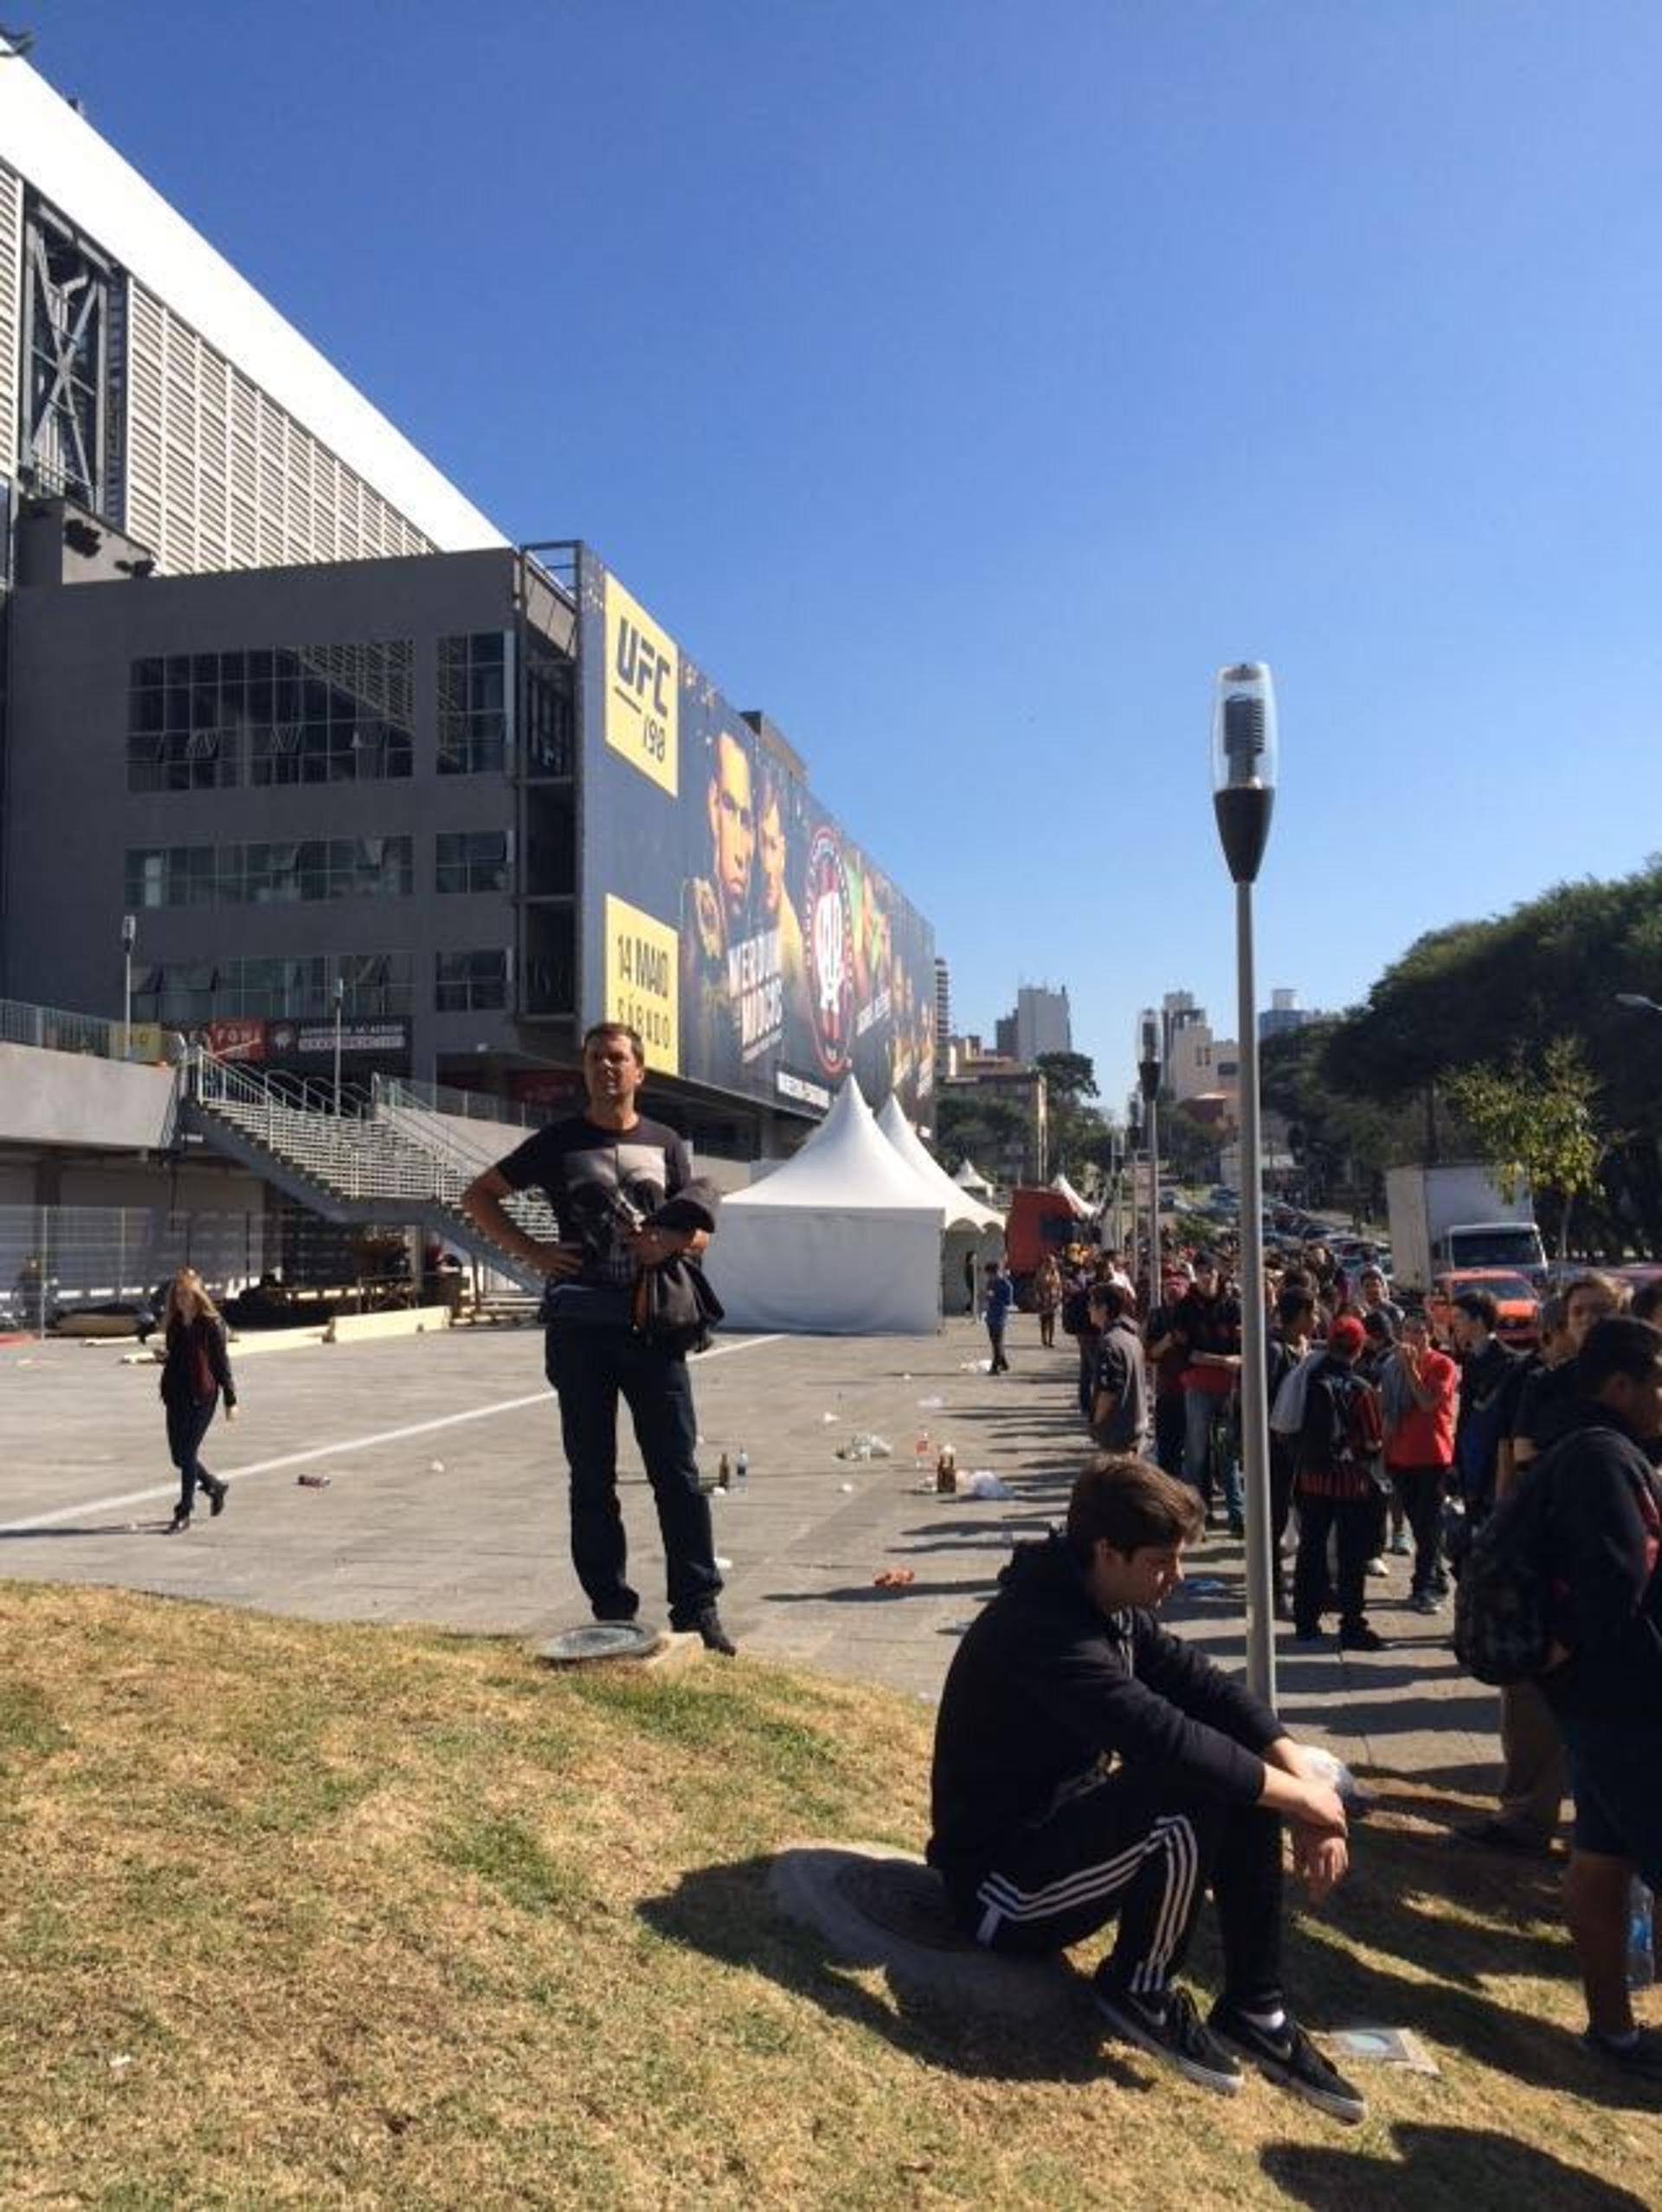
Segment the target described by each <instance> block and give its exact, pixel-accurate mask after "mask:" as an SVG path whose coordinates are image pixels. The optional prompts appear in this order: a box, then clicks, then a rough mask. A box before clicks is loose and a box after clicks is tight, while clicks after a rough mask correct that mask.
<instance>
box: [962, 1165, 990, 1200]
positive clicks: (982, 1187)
mask: <svg viewBox="0 0 1662 2212" xmlns="http://www.w3.org/2000/svg"><path fill="white" fill-rule="evenodd" d="M952 1180H953V1181H954V1182H955V1183H956V1184H957V1186H958V1187H959V1189H960V1190H965V1191H968V1192H969V1193H970V1195H971V1197H973V1198H991V1196H992V1194H993V1186H992V1185H991V1184H990V1183H989V1181H988V1180H987V1178H986V1177H985V1176H984V1175H983V1174H982V1172H981V1170H980V1168H979V1167H976V1163H975V1161H973V1160H966V1161H964V1163H963V1167H960V1168H959V1170H958V1172H957V1174H956V1175H955V1176H954V1177H953V1178H952Z"/></svg>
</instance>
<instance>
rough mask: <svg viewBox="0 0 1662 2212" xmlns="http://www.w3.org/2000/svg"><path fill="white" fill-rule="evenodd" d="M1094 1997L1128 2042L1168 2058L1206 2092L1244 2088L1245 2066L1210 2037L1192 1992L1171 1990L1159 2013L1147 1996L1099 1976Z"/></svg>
mask: <svg viewBox="0 0 1662 2212" xmlns="http://www.w3.org/2000/svg"><path fill="white" fill-rule="evenodd" d="M1091 1995H1092V1999H1093V2001H1094V2002H1095V2004H1096V2008H1097V2010H1098V2012H1099V2013H1100V2014H1101V2015H1102V2016H1103V2018H1104V2019H1105V2021H1106V2022H1108V2025H1109V2026H1110V2027H1111V2029H1113V2031H1114V2033H1115V2035H1118V2036H1119V2037H1120V2039H1121V2040H1122V2041H1123V2042H1127V2043H1135V2044H1136V2045H1137V2048H1138V2049H1139V2050H1143V2051H1147V2052H1148V2053H1149V2054H1150V2057H1152V2058H1157V2059H1163V2060H1164V2061H1165V2062H1166V2064H1167V2065H1168V2066H1173V2067H1176V2069H1177V2071H1178V2073H1179V2074H1184V2075H1186V2076H1187V2077H1188V2079H1189V2080H1190V2081H1197V2082H1199V2084H1200V2086H1201V2088H1202V2089H1215V2090H1216V2091H1217V2092H1218V2093H1219V2094H1220V2096H1224V2097H1233V2096H1234V2094H1235V2092H1236V2091H1237V2090H1238V2089H1239V2088H1240V2085H1241V2080H1242V2075H1241V2071H1240V2067H1238V2066H1237V2065H1236V2064H1235V2061H1234V2059H1232V2058H1231V2057H1230V2055H1229V2054H1228V2052H1227V2051H1226V2050H1225V2049H1224V2048H1223V2046H1222V2044H1221V2043H1219V2042H1215V2041H1214V2038H1213V2037H1212V2036H1211V2035H1208V2032H1207V2029H1206V2028H1205V2027H1204V2025H1203V2024H1202V2022H1201V2016H1200V2014H1199V2013H1198V2012H1196V2010H1195V2000H1194V1998H1193V1997H1190V1996H1189V1992H1188V1991H1187V1990H1167V1991H1166V1999H1165V2006H1164V2009H1163V2010H1161V2011H1158V2012H1156V2010H1155V2009H1153V2007H1152V2006H1151V2005H1150V2003H1149V2002H1148V2000H1147V1998H1146V1997H1137V1996H1134V1995H1133V1994H1132V1992H1131V1990H1128V1989H1124V1988H1122V1987H1121V1986H1120V1984H1118V1982H1112V1981H1110V1980H1109V1978H1108V1977H1107V1976H1106V1975H1105V1974H1103V1973H1098V1976H1097V1977H1096V1979H1095V1980H1094V1981H1093V1982H1092V1984H1091Z"/></svg>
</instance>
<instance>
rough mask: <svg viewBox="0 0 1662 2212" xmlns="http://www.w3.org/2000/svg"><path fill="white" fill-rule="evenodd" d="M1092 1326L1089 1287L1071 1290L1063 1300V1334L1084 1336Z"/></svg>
mask: <svg viewBox="0 0 1662 2212" xmlns="http://www.w3.org/2000/svg"><path fill="white" fill-rule="evenodd" d="M1090 1326H1091V1293H1090V1291H1089V1289H1084V1290H1070V1291H1069V1292H1068V1294H1067V1296H1066V1297H1065V1298H1064V1299H1063V1301H1062V1334H1064V1335H1065V1336H1083V1335H1084V1334H1085V1330H1086V1329H1088V1328H1090Z"/></svg>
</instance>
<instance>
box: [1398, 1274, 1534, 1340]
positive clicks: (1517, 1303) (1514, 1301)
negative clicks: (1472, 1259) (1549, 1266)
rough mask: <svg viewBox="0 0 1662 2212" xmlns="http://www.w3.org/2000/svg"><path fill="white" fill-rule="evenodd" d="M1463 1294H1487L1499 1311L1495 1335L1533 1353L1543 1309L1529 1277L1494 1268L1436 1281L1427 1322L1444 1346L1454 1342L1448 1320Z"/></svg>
mask: <svg viewBox="0 0 1662 2212" xmlns="http://www.w3.org/2000/svg"><path fill="white" fill-rule="evenodd" d="M1462 1290H1486V1291H1487V1292H1488V1293H1489V1296H1491V1298H1492V1299H1493V1300H1494V1302H1495V1303H1496V1305H1497V1306H1498V1308H1499V1309H1500V1312H1499V1317H1498V1321H1496V1324H1495V1334H1496V1335H1497V1336H1498V1337H1499V1339H1500V1341H1501V1342H1502V1343H1503V1344H1510V1345H1511V1346H1512V1347H1514V1348H1515V1349H1517V1350H1519V1351H1529V1350H1530V1349H1531V1348H1532V1347H1534V1346H1535V1345H1536V1343H1537V1342H1538V1341H1539V1340H1540V1334H1541V1309H1540V1307H1539V1305H1538V1304H1537V1302H1536V1296H1535V1285H1534V1284H1533V1283H1531V1282H1530V1279H1529V1277H1528V1276H1523V1275H1514V1274H1512V1273H1511V1271H1510V1270H1507V1269H1504V1268H1495V1267H1456V1268H1451V1269H1450V1270H1448V1271H1447V1273H1446V1274H1444V1275H1439V1276H1434V1277H1433V1280H1432V1285H1431V1289H1430V1290H1429V1291H1428V1292H1427V1296H1426V1318H1427V1321H1430V1323H1431V1326H1432V1331H1433V1334H1434V1335H1435V1336H1437V1337H1438V1338H1439V1339H1440V1341H1441V1342H1443V1343H1444V1344H1448V1343H1450V1342H1452V1341H1453V1339H1452V1338H1451V1336H1450V1334H1449V1326H1448V1325H1449V1320H1450V1317H1451V1315H1453V1310H1454V1301H1455V1299H1456V1298H1457V1297H1458V1296H1459V1294H1460V1292H1461V1291H1462Z"/></svg>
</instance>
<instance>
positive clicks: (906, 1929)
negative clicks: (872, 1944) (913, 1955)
mask: <svg viewBox="0 0 1662 2212" xmlns="http://www.w3.org/2000/svg"><path fill="white" fill-rule="evenodd" d="M832 1881H833V1885H834V1887H835V1888H836V1890H837V1893H838V1894H839V1895H840V1896H841V1897H844V1898H846V1899H847V1901H848V1903H849V1904H851V1905H852V1906H854V1908H855V1910H856V1911H857V1912H860V1913H863V1914H864V1916H865V1917H866V1919H868V1920H869V1921H870V1922H871V1923H872V1925H873V1926H874V1927H879V1928H882V1929H884V1930H885V1931H886V1932H887V1933H888V1934H890V1935H892V1936H899V1937H900V1938H901V1939H902V1940H903V1941H904V1942H906V1943H912V1944H918V1945H921V1946H922V1947H923V1948H924V1950H927V1951H963V1950H967V1949H969V1948H970V1945H969V1939H968V1938H967V1937H966V1936H965V1935H964V1934H963V1932H962V1931H961V1930H960V1929H959V1928H958V1927H957V1926H956V1925H955V1924H954V1922H953V1919H952V1915H951V1913H950V1912H949V1911H948V1910H947V1903H946V1892H945V1891H944V1889H943V1888H942V1887H941V1883H940V1878H939V1876H938V1875H937V1874H934V1873H932V1872H931V1869H930V1868H928V1867H919V1866H913V1865H910V1864H908V1862H906V1861H905V1860H904V1859H855V1860H853V1861H851V1862H849V1863H848V1864H847V1865H846V1866H842V1867H839V1868H837V1870H836V1872H835V1874H834V1875H833V1876H832Z"/></svg>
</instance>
